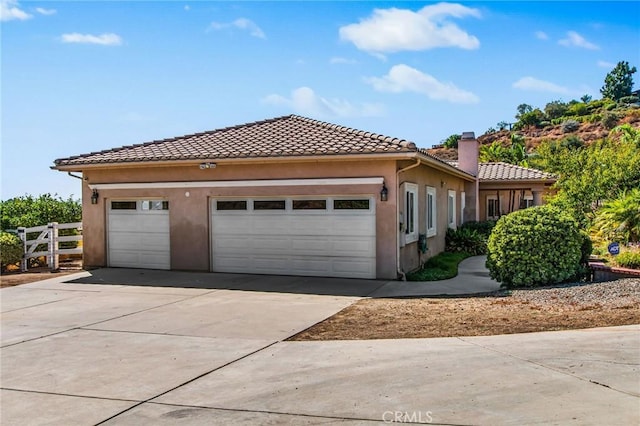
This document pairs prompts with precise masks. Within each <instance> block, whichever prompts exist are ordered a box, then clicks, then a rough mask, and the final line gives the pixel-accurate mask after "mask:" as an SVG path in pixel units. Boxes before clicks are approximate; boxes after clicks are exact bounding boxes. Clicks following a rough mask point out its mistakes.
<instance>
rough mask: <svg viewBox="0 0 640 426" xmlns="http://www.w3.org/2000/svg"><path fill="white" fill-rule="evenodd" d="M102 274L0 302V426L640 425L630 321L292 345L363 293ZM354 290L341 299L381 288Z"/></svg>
mask: <svg viewBox="0 0 640 426" xmlns="http://www.w3.org/2000/svg"><path fill="white" fill-rule="evenodd" d="M105 271H106V272H104V273H103V274H102V275H100V274H97V273H94V274H95V277H93V278H92V277H89V276H88V275H89V274H87V273H84V274H83V275H81V276H76V277H73V276H68V277H63V278H61V279H54V280H48V281H43V282H39V283H34V284H28V285H23V286H19V287H13V288H7V289H3V290H1V291H0V298H1V306H2V319H1V326H2V329H1V331H2V349H1V387H2V390H1V395H0V396H1V400H0V401H1V402H0V404H1V407H0V408H1V414H0V416H1V417H0V423H2V424H8V425H12V424H20V425H28V424H34V425H43V424H56V425H57V424H60V425H62V424H64V425H75V424H78V425H85V424H86V425H90V424H113V425H140V424H160V425H162V424H166V425H173V424H176V423H182V424H202V425H205V424H283V423H284V424H342V423H352V424H380V423H384V422H390V421H391V420H396V421H399V422H400V421H403V422H408V421H411V422H414V423H429V422H432V423H434V424H438V423H440V424H487V425H496V424H514V425H515V424H531V423H556V424H637V423H638V421H640V359H639V358H640V338H639V335H640V333H639V331H640V327H639V326H628V327H614V328H607V329H592V330H580V331H570V332H552V333H532V334H526V335H511V336H493V337H473V338H444V339H410V340H378V341H338V342H287V341H284V340H285V339H286V338H287V337H289V336H291V335H293V334H295V333H297V332H299V331H301V330H303V329H305V328H307V327H309V326H311V325H313V324H315V323H316V322H318V321H321V320H323V319H324V318H326V317H328V316H331V315H332V314H334V313H335V312H337V311H339V310H341V309H342V308H344V307H346V306H348V305H349V304H351V303H353V302H355V301H356V300H358V299H359V297H357V296H352V295H351V296H345V295H335V294H332V295H320V294H313V293H314V291H311V290H312V287H313V286H312V285H311V284H312V283H311V282H310V283H309V286H307V287H305V286H303V285H302V284H300V283H299V282H298V284H295V280H292V281H289V278H282V280H283V281H282V282H280V283H277V282H275V283H274V285H275V286H276V287H278V286H280V287H281V288H289V292H265V291H257V290H258V287H259V286H260V285H262V284H259V283H256V282H254V283H253V284H251V285H249V283H237V284H236V285H238V286H240V285H249V286H250V287H251V288H252V290H253V291H247V290H229V289H211V288H177V287H169V286H164V287H154V286H151V285H149V284H153V280H154V278H153V274H149V273H148V271H144V273H143V276H139V277H136V276H135V273H136V272H140V271H131V273H130V275H129V277H128V278H126V280H127V281H135V280H136V279H137V280H139V281H147V284H146V285H142V283H141V282H138V284H140V285H135V286H133V285H119V284H118V283H117V280H118V278H117V273H116V272H118V271H116V272H113V271H110V270H105ZM119 273H123V271H119ZM105 274H107V275H108V274H111V276H110V277H107V276H106V275H105ZM163 274H165V275H164V278H163V281H162V283H167V282H169V281H171V280H174V282H175V283H178V282H179V281H180V280H185V279H187V278H186V275H182V274H180V273H173V272H172V273H168V272H165V273H163ZM172 277H173V278H172ZM194 277H195V276H194ZM74 278H75V280H74ZM237 278H238V276H235V277H233V276H230V277H227V278H226V279H228V280H233V279H237ZM107 279H109V280H111V281H110V284H106V282H107ZM121 279H125V278H121ZM249 279H250V278H249ZM61 280H72V282H74V283H62V282H61ZM100 280H102V281H100ZM194 280H197V278H194ZM265 280H274V281H277V278H276V277H268V278H265ZM90 282H92V283H90ZM314 283H315V285H320V284H321V281H314ZM129 284H132V283H131V282H129ZM342 284H344V283H342ZM353 284H354V286H355V287H358V286H361V288H359V290H358V291H355V290H345V291H344V292H345V293H358V292H360V293H359V294H361V293H362V292H364V291H368V292H369V293H371V292H373V291H375V290H376V289H377V288H378V287H379V286H380V285H381V283H380V282H375V281H373V282H369V283H367V282H362V283H359V282H353ZM296 285H298V286H300V287H301V289H300V290H299V291H297V292H296V291H294V290H295V287H296ZM340 285H341V284H339V282H333V281H327V286H334V287H336V288H338V287H340ZM367 286H370V287H371V288H368V287H367ZM196 287H197V286H196ZM220 287H222V285H221V286H220ZM304 289H306V290H307V291H306V293H308V294H305V291H304ZM315 292H318V291H315Z"/></svg>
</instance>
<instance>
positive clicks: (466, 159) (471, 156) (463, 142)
mask: <svg viewBox="0 0 640 426" xmlns="http://www.w3.org/2000/svg"><path fill="white" fill-rule="evenodd" d="M478 151H479V146H478V140H477V139H476V135H475V133H473V132H463V133H462V136H461V137H460V140H459V141H458V168H459V169H460V170H463V171H465V172H467V173H471V174H472V175H474V176H478V157H479V152H478Z"/></svg>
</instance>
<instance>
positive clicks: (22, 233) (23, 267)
mask: <svg viewBox="0 0 640 426" xmlns="http://www.w3.org/2000/svg"><path fill="white" fill-rule="evenodd" d="M18 237H19V238H20V240H21V241H22V259H20V271H21V272H27V268H28V262H27V257H26V254H27V228H25V227H24V226H19V227H18Z"/></svg>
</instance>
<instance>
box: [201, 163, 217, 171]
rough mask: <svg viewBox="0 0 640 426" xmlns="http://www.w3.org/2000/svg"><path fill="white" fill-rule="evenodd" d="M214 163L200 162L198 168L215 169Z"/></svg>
mask: <svg viewBox="0 0 640 426" xmlns="http://www.w3.org/2000/svg"><path fill="white" fill-rule="evenodd" d="M215 168H216V163H200V170H205V169H215Z"/></svg>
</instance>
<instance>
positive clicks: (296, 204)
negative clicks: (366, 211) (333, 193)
mask: <svg viewBox="0 0 640 426" xmlns="http://www.w3.org/2000/svg"><path fill="white" fill-rule="evenodd" d="M367 208H368V207H367ZM293 209H294V210H326V209H327V200H293Z"/></svg>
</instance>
